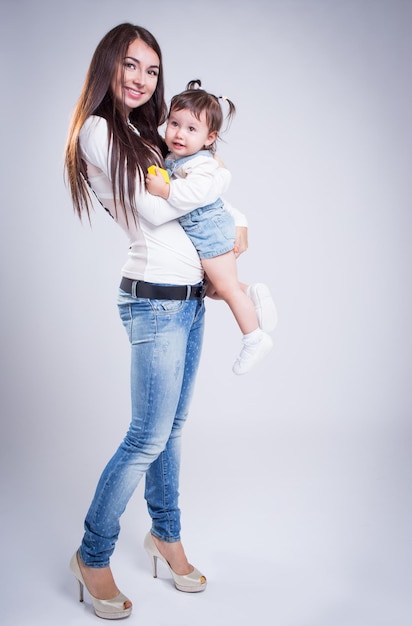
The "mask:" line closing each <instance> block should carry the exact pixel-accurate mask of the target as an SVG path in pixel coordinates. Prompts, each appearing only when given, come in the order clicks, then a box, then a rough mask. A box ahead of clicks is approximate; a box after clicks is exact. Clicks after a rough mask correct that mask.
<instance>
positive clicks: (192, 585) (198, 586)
mask: <svg viewBox="0 0 412 626" xmlns="http://www.w3.org/2000/svg"><path fill="white" fill-rule="evenodd" d="M144 547H145V549H146V551H147V553H148V555H149V557H150V560H151V561H152V567H153V578H157V559H160V560H161V561H163V563H164V564H165V565H167V567H168V568H169V571H170V573H171V575H172V577H173V580H174V583H175V587H176V589H178V590H179V591H186V592H189V593H196V592H198V591H204V590H205V589H206V585H207V581H206V576H203V574H201V573H200V572H199V570H197V569H196V568H194V569H193V572H191V573H190V574H185V575H184V576H180V575H179V574H176V572H174V571H173V570H172V568H171V567H170V564H169V563H168V562H167V561H166V559H165V558H164V556H163V555H162V554H160V552H159V550H158V549H157V546H156V544H155V542H154V541H153V536H152V534H151V533H150V532H148V533H147V535H146V537H145V540H144Z"/></svg>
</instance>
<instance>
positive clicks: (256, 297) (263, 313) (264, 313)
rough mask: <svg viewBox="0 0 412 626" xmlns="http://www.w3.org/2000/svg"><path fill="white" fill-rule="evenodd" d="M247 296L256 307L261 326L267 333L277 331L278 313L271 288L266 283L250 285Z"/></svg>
mask: <svg viewBox="0 0 412 626" xmlns="http://www.w3.org/2000/svg"><path fill="white" fill-rule="evenodd" d="M246 294H247V295H248V296H249V298H250V299H251V300H252V302H253V304H254V305H255V309H256V315H257V318H258V322H259V326H260V328H261V329H262V330H263V331H264V332H265V333H271V332H272V331H273V330H275V328H276V326H277V323H278V313H277V311H276V306H275V303H274V302H273V298H272V295H271V293H270V291H269V287H268V286H267V285H265V284H264V283H254V284H253V285H249V287H248V288H247V291H246Z"/></svg>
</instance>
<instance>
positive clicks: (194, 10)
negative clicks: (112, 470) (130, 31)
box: [0, 0, 412, 626]
mask: <svg viewBox="0 0 412 626" xmlns="http://www.w3.org/2000/svg"><path fill="white" fill-rule="evenodd" d="M124 21H131V22H133V23H137V24H140V25H142V26H144V27H146V28H148V29H149V30H150V31H152V32H153V34H154V35H155V36H156V38H157V39H158V41H159V43H160V46H161V48H162V52H163V55H164V64H165V77H166V97H167V100H169V99H170V97H171V96H172V95H173V94H174V93H177V92H178V91H181V90H182V89H183V88H184V86H185V85H186V83H187V82H188V81H189V80H190V79H194V78H200V79H201V80H202V83H203V85H204V87H205V88H206V89H208V90H210V91H212V92H214V93H216V94H217V95H226V96H228V97H229V98H230V99H231V100H233V102H234V103H235V105H236V107H237V111H238V112H237V115H236V117H235V119H234V121H233V123H232V126H231V128H230V130H229V132H228V133H227V134H226V135H224V141H223V142H222V143H221V145H220V150H219V152H220V154H221V155H222V157H223V159H224V160H225V162H226V164H227V165H228V167H229V168H230V169H231V171H232V175H233V182H232V185H231V188H230V190H229V192H228V194H227V198H228V199H229V200H230V201H231V202H232V204H234V205H235V206H238V207H239V208H240V209H241V210H243V211H244V212H246V214H247V216H248V219H249V243H250V249H249V251H248V252H247V253H246V254H244V255H243V256H242V257H241V259H240V260H239V275H240V277H241V279H242V280H243V281H245V282H252V281H263V282H266V283H268V284H269V285H270V287H271V290H272V291H273V294H274V296H275V299H276V303H277V306H278V310H279V318H280V321H279V326H278V329H277V331H276V333H275V348H274V350H273V352H272V353H271V355H270V356H269V357H268V358H267V359H266V361H265V362H264V363H262V364H260V365H259V367H257V368H256V369H255V370H254V371H253V372H251V373H250V374H248V375H247V376H244V377H236V376H234V375H233V374H232V372H231V366H232V362H233V359H234V357H235V356H236V354H237V352H238V350H239V345H240V333H239V331H238V328H237V326H236V324H235V322H234V320H233V318H232V316H231V314H230V313H229V310H228V309H227V307H226V306H225V305H224V304H223V303H216V302H212V301H208V302H207V328H206V336H205V343H204V351H203V358H202V364H201V369H200V372H199V376H198V382H197V389H196V394H195V398H194V401H193V405H192V412H191V416H190V420H189V422H188V424H187V426H186V431H185V435H184V444H183V445H184V448H183V468H182V485H181V492H182V493H181V505H182V510H183V540H184V544H185V547H186V551H187V553H188V556H189V558H190V560H191V561H192V562H193V563H194V564H196V566H197V567H199V568H200V569H201V570H202V571H204V572H205V573H206V574H207V576H208V579H209V587H208V589H207V591H206V593H204V594H199V595H198V594H193V595H192V594H179V593H178V592H177V591H175V589H174V587H173V585H172V582H171V579H170V577H169V575H168V573H167V571H166V570H165V569H159V573H160V575H161V578H160V579H159V580H156V581H155V580H153V579H152V577H151V570H150V564H149V560H148V558H147V556H146V554H145V553H144V551H143V547H142V542H143V538H144V535H145V533H146V532H147V530H148V528H149V518H148V515H147V512H146V507H145V502H144V499H143V483H141V485H140V486H139V488H138V490H137V492H136V494H135V496H134V498H133V499H132V501H131V502H130V505H129V507H128V509H127V511H126V513H125V515H124V517H123V518H122V533H121V536H120V540H119V544H118V548H117V550H116V553H115V556H114V558H113V570H114V573H115V576H116V580H117V583H118V585H119V587H120V588H121V589H122V590H123V591H124V593H126V594H127V595H129V596H130V597H131V598H132V600H133V601H134V605H135V610H134V613H133V615H132V617H131V618H130V619H129V620H128V623H131V624H132V623H133V624H134V623H136V624H142V625H150V626H175V625H176V626H177V625H178V624H179V625H180V626H189V625H190V624H194V623H195V624H197V625H198V626H203V625H210V624H213V625H214V626H226V625H232V624H233V625H234V624H236V625H237V626H243V625H245V626H246V625H248V626H249V625H250V624H251V623H255V621H256V620H257V619H259V618H260V616H261V620H262V621H265V622H270V623H272V624H280V625H282V626H330V625H331V624H333V626H365V625H366V624H373V626H389V625H392V624H396V626H406V625H409V624H410V623H411V618H412V601H411V593H410V590H411V583H412V571H411V562H412V549H411V535H410V528H411V527H412V515H411V512H412V503H411V495H410V481H411V365H412V363H411V360H412V359H411V355H412V345H411V343H412V341H411V339H412V337H411V319H412V310H411V309H412V307H411V270H410V268H411V263H412V254H411V221H412V218H411V206H410V205H411V198H410V190H411V183H410V181H411V166H412V159H411V140H412V133H411V130H412V124H411V115H410V111H411V110H412V97H411V96H412V89H411V79H410V68H411V64H412V58H411V57H412V40H411V37H410V33H411V26H412V3H411V2H409V1H407V0H405V1H402V0H387V1H384V0H376V1H373V0H369V1H368V0H358V1H355V0H347V1H345V0H329V1H327V0H323V1H322V0H318V1H316V0H306V1H305V0H283V1H282V0H255V1H254V2H253V3H251V2H249V1H246V0H240V1H238V2H235V1H230V0H226V1H225V0H220V1H218V0H208V2H199V1H198V0H194V1H192V2H189V1H187V2H183V1H182V0H174V1H173V2H167V1H166V0H158V1H157V2H156V3H147V2H139V1H131V0H116V2H113V1H109V0H100V1H97V0H71V1H70V2H53V1H51V0H38V1H36V0H32V1H29V0H0V47H1V55H0V64H1V75H2V97H1V99H0V111H1V155H2V157H1V171H0V175H1V190H2V226H1V231H0V232H1V235H0V236H1V245H0V255H1V256H0V274H1V293H2V306H1V367H2V372H1V390H0V391H1V438H0V446H1V460H0V463H1V465H0V476H1V479H0V480H1V499H0V511H1V529H2V559H1V586H0V588H1V592H0V593H1V606H2V609H1V615H2V617H1V621H2V624H5V625H6V624H7V626H8V625H13V626H28V625H33V624H41V625H42V626H47V625H48V624H50V625H51V624H53V625H55V624H61V625H62V626H66V625H72V624H73V625H74V624H76V625H77V624H89V623H90V624H92V623H97V622H96V619H97V618H96V617H95V616H94V614H93V612H92V609H91V606H90V602H89V599H88V597H87V598H86V599H87V603H86V604H85V606H81V605H79V604H78V602H77V589H76V583H75V580H74V579H73V578H72V576H71V574H70V572H69V570H68V562H69V560H70V557H71V555H72V553H73V552H74V550H75V549H76V548H77V546H78V544H79V542H80V539H81V535H82V523H83V518H84V515H85V513H86V510H87V507H88V506H89V503H90V500H91V497H92V495H93V491H94V488H95V486H96V481H97V479H98V477H99V475H100V472H101V470H102V468H103V466H104V464H105V463H106V461H107V460H108V458H109V456H110V455H111V454H112V453H113V452H114V450H115V448H116V447H117V445H118V443H119V442H120V440H121V438H122V437H123V435H124V433H125V430H126V428H127V425H128V420H129V346H128V341H127V337H126V334H125V332H124V330H123V328H122V326H121V323H120V320H119V319H118V313H117V309H116V293H117V287H118V284H119V277H120V268H121V266H122V265H123V263H124V261H125V258H126V254H127V240H126V239H125V237H124V235H123V234H122V232H121V231H120V229H119V228H118V227H116V226H115V225H114V224H113V223H112V221H111V220H110V219H109V218H108V217H107V216H106V215H105V214H104V212H103V211H102V210H99V209H98V208H97V210H96V213H95V214H94V215H93V219H92V224H93V225H92V228H90V227H89V226H88V224H87V222H85V223H84V224H83V225H81V224H80V223H79V221H78V219H77V218H76V217H75V216H74V214H73V210H72V206H71V202H70V198H69V195H68V191H67V189H66V188H65V185H64V182H63V151H64V144H65V140H66V135H67V130H68V125H69V120H70V116H71V112H72V110H73V107H74V105H75V102H76V100H77V98H78V96H79V94H80V90H81V87H82V84H83V80H84V77H85V74H86V71H87V68H88V65H89V62H90V59H91V56H92V53H93V52H94V49H95V47H96V45H97V43H98V42H99V41H100V39H101V38H102V37H103V35H104V34H105V33H106V32H107V31H108V30H110V29H111V28H112V27H113V26H115V25H117V24H119V23H121V22H124ZM159 567H161V566H159Z"/></svg>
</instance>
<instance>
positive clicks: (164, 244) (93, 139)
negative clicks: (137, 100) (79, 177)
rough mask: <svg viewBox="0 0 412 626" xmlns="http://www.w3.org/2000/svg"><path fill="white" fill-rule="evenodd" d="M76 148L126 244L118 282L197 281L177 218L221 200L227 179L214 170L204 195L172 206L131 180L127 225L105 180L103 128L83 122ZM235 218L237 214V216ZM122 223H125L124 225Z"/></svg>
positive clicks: (99, 121)
mask: <svg viewBox="0 0 412 626" xmlns="http://www.w3.org/2000/svg"><path fill="white" fill-rule="evenodd" d="M80 147H81V150H82V154H83V157H84V159H85V161H86V164H87V173H88V179H89V182H90V185H91V187H92V189H93V191H94V193H95V194H96V197H97V198H98V200H99V201H100V202H101V204H102V205H103V206H104V207H105V208H106V209H107V210H108V211H109V213H110V214H111V215H112V217H113V218H114V219H115V221H116V222H117V223H118V224H119V226H120V227H121V228H122V229H123V230H124V231H125V232H126V234H127V236H128V238H129V253H128V259H127V261H126V263H125V264H124V266H123V268H122V272H121V273H122V276H126V277H127V278H131V279H133V280H144V281H147V282H151V283H166V284H173V285H193V284H196V283H198V282H199V281H201V280H202V278H203V270H202V267H201V264H200V260H199V257H198V254H197V252H196V249H195V248H194V246H193V244H192V242H191V241H190V239H189V238H188V237H187V235H186V233H185V232H184V230H183V228H182V227H181V226H180V224H179V222H178V221H177V218H178V217H180V216H182V215H184V214H186V213H188V212H190V211H191V210H193V209H195V208H197V207H199V206H203V205H205V204H208V203H211V202H213V201H214V200H215V199H216V198H217V197H219V196H221V195H222V194H223V193H224V192H225V190H226V188H227V187H228V185H229V182H230V173H229V172H228V170H226V169H225V168H218V169H217V170H216V175H215V176H214V177H213V179H211V180H212V182H210V179H209V183H208V185H207V187H208V188H207V189H206V190H205V195H203V197H202V199H201V200H200V199H199V192H198V190H197V191H196V190H194V191H193V192H192V193H191V192H190V189H189V186H187V189H186V190H185V192H184V201H182V197H180V198H179V204H178V206H174V204H173V203H174V202H175V199H174V196H173V193H172V189H171V197H170V198H169V200H168V201H166V200H163V199H162V198H159V197H158V196H153V195H151V194H150V193H148V192H147V191H146V189H145V188H144V185H142V187H141V186H140V183H139V180H138V179H137V180H136V193H135V203H136V207H137V217H136V220H135V219H134V217H133V213H132V209H131V208H130V206H127V207H126V208H127V215H128V220H126V217H125V215H124V212H123V210H122V208H121V207H119V202H118V203H117V204H118V210H117V211H116V208H115V203H114V198H113V191H112V182H111V176H110V149H109V142H108V134H107V123H106V120H105V119H104V118H101V117H98V116H91V117H89V118H88V119H87V120H86V122H85V123H84V125H83V127H82V129H81V131H80ZM179 194H180V196H181V195H182V188H180V189H179ZM239 215H241V214H239ZM127 222H128V223H127Z"/></svg>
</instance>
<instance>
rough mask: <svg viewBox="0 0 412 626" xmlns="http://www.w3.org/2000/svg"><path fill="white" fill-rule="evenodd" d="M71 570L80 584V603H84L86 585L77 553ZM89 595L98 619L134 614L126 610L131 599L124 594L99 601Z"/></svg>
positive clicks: (74, 555)
mask: <svg viewBox="0 0 412 626" xmlns="http://www.w3.org/2000/svg"><path fill="white" fill-rule="evenodd" d="M70 569H71V571H72V574H73V575H74V577H75V578H76V579H77V582H78V583H79V595H80V602H83V588H84V587H86V589H87V586H86V583H85V582H84V580H83V576H82V573H81V571H80V567H79V561H78V557H77V552H75V553H74V554H73V556H72V558H71V561H70ZM87 591H88V592H89V595H90V597H91V599H92V604H93V608H94V612H95V613H96V615H97V617H102V618H103V619H121V618H123V617H129V615H130V613H131V612H132V607H131V606H130V607H128V608H125V604H126V602H130V600H129V598H126V596H124V595H123V594H122V593H119V594H118V595H117V596H116V597H115V598H112V599H111V600H99V599H98V598H95V597H94V596H92V594H91V593H90V591H89V590H88V589H87Z"/></svg>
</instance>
